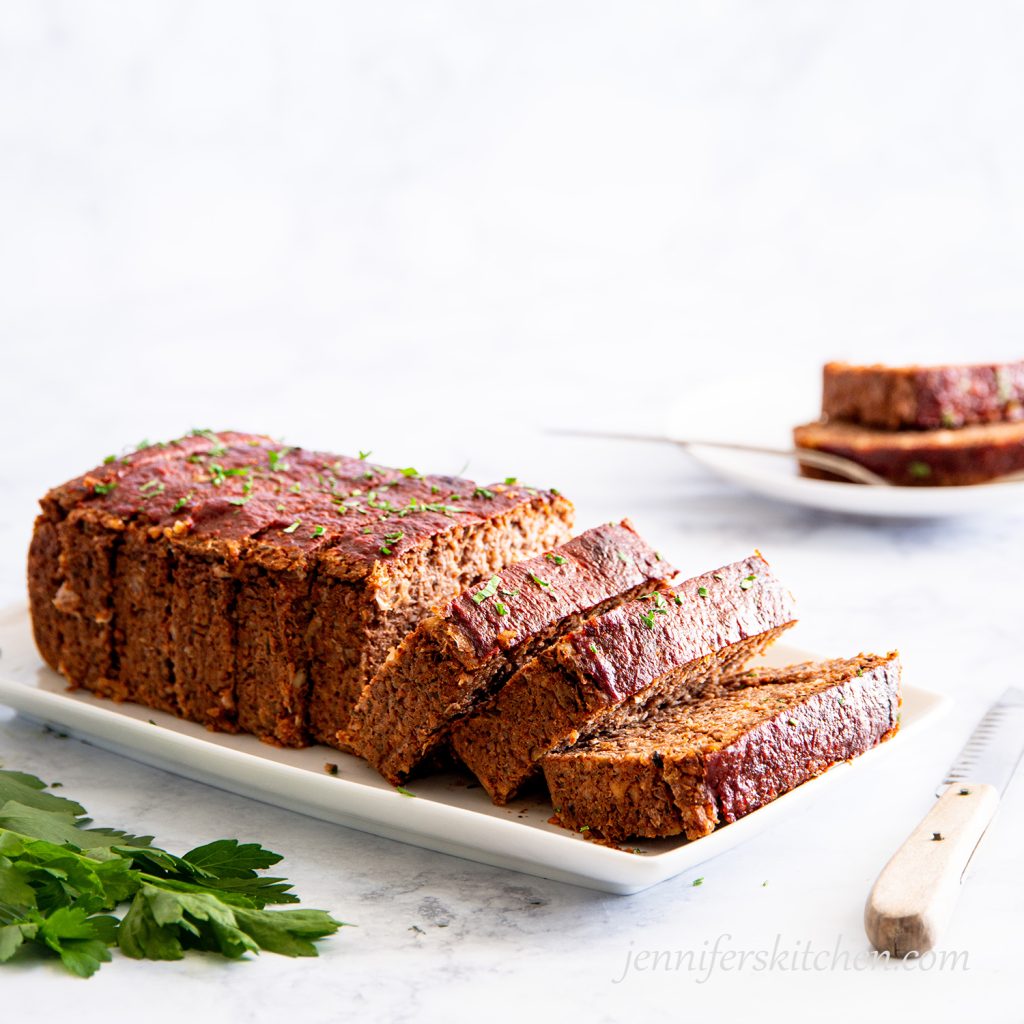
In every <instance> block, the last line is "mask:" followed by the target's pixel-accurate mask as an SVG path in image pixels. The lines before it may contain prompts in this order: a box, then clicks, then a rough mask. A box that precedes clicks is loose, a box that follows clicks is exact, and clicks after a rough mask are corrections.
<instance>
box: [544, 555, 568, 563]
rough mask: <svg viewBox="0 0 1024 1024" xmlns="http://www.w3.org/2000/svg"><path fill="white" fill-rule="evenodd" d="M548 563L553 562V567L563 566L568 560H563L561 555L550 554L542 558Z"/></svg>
mask: <svg viewBox="0 0 1024 1024" xmlns="http://www.w3.org/2000/svg"><path fill="white" fill-rule="evenodd" d="M544 557H545V558H546V559H547V560H548V561H549V562H554V564H555V565H565V563H566V562H567V561H569V559H567V558H563V557H562V556H561V555H552V554H551V553H550V552H549V553H548V554H546V555H545V556H544Z"/></svg>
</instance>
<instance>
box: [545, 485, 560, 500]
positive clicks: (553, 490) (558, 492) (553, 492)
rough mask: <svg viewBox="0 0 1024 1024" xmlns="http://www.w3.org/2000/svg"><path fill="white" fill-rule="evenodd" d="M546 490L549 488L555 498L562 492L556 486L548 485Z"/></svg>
mask: <svg viewBox="0 0 1024 1024" xmlns="http://www.w3.org/2000/svg"><path fill="white" fill-rule="evenodd" d="M548 490H549V491H551V493H552V494H553V495H554V496H555V497H556V498H557V497H559V496H560V495H561V493H562V492H561V491H560V490H559V489H558V488H557V487H549V488H548Z"/></svg>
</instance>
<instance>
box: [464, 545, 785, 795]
mask: <svg viewBox="0 0 1024 1024" xmlns="http://www.w3.org/2000/svg"><path fill="white" fill-rule="evenodd" d="M794 622H795V619H794V616H793V604H792V598H791V596H790V594H789V592H788V591H787V590H786V589H785V588H784V587H783V586H782V584H780V583H779V581H778V580H776V579H775V577H774V576H772V574H771V573H770V572H769V570H768V564H767V562H765V560H764V559H763V558H762V557H761V556H760V555H754V556H751V557H750V558H747V559H745V560H744V561H742V562H736V563H734V564H733V565H727V566H725V567H724V568H722V569H719V570H717V571H716V572H709V573H707V574H706V575H704V576H698V577H696V578H694V579H691V580H687V581H686V582H684V583H682V584H680V585H679V586H678V587H676V588H674V589H671V590H669V589H659V590H657V591H655V592H654V593H652V594H650V595H649V596H647V597H645V598H642V599H641V600H638V601H633V602H631V603H629V604H626V605H623V606H621V607H619V608H616V609H613V610H612V611H609V612H606V613H605V614H603V615H599V616H597V617H595V618H592V619H590V620H589V621H587V622H585V623H584V624H583V625H582V626H581V627H580V628H579V629H577V630H575V631H574V632H572V633H569V634H568V635H567V636H564V637H563V638H562V639H561V640H560V641H559V642H558V643H557V644H554V645H553V646H551V647H550V648H548V650H547V651H545V652H544V653H542V654H541V655H540V656H539V657H538V658H535V659H534V660H533V661H531V662H529V663H527V664H526V665H524V666H523V668H522V669H520V670H519V672H517V673H516V675H515V676H513V678H512V679H510V680H509V682H508V683H507V684H506V685H505V687H504V688H503V689H502V690H500V691H499V692H498V695H497V696H496V697H495V698H493V700H492V701H490V702H489V703H488V704H486V705H485V706H484V707H483V709H482V710H481V711H480V712H479V713H478V714H476V715H473V716H471V717H469V718H467V719H465V720H464V721H463V722H461V723H459V725H458V726H457V727H456V728H455V730H454V732H453V734H452V746H453V748H454V750H455V753H456V754H457V755H458V756H459V758H460V759H461V760H462V761H463V763H464V764H465V765H466V766H467V767H468V768H469V769H470V770H471V771H472V772H473V773H474V774H475V775H476V777H477V778H478V779H479V780H480V783H481V785H483V787H484V788H485V789H486V790H487V792H488V793H489V794H490V796H491V799H492V800H493V801H494V802H495V803H498V804H502V803H506V802H507V801H508V800H509V799H511V798H512V797H513V796H514V795H515V794H516V793H517V792H518V791H519V790H520V788H521V787H522V786H523V785H524V783H526V782H527V781H528V780H529V779H530V778H531V777H532V776H533V775H535V774H536V773H537V767H538V764H539V762H540V760H541V758H542V757H544V755H545V754H548V753H550V752H552V751H554V750H561V749H564V748H566V747H569V746H571V745H572V744H573V743H575V742H577V741H578V740H579V739H580V738H581V737H585V736H589V735H592V734H593V733H596V732H599V731H603V730H608V729H613V728H615V727H617V726H621V725H624V724H625V723H627V722H630V721H634V720H636V719H637V718H641V717H643V716H644V715H645V714H646V713H648V711H649V709H650V708H651V707H654V706H657V705H659V704H661V703H669V702H677V701H679V700H683V699H686V698H687V697H692V696H693V695H694V694H697V693H700V692H701V690H702V689H703V688H704V686H705V685H706V684H707V683H708V682H709V680H714V679H715V678H716V677H717V676H719V675H720V674H722V673H725V672H730V671H734V670H736V669H738V668H739V667H740V666H741V665H743V664H744V663H745V662H746V661H748V660H749V659H750V658H752V657H754V655H756V654H758V653H759V652H760V651H762V650H763V649H764V648H765V647H767V646H768V645H769V644H770V643H771V642H772V641H773V640H775V639H776V637H778V636H779V634H780V633H782V632H783V631H784V630H786V629H788V628H789V627H790V626H792V625H793V624H794Z"/></svg>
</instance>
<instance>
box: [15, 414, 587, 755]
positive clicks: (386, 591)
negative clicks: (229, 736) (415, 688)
mask: <svg viewBox="0 0 1024 1024" xmlns="http://www.w3.org/2000/svg"><path fill="white" fill-rule="evenodd" d="M40 504H41V507H42V511H41V515H40V516H39V517H38V519H37V521H36V527H35V532H34V536H33V541H32V545H31V549H30V552H29V565H28V583H29V600H30V607H31V612H32V621H33V628H34V631H35V636H36V642H37V645H38V647H39V650H40V653H41V654H42V655H43V657H44V659H45V660H46V662H47V663H48V664H49V665H51V666H52V667H53V668H55V669H56V670H57V671H59V672H61V673H62V674H63V675H64V676H65V677H66V678H67V679H68V681H69V682H70V683H71V684H72V685H73V686H81V687H86V688H88V689H90V690H92V691H94V692H95V693H97V694H101V695H104V696H108V697H113V698H115V699H118V700H133V701H137V702H139V703H143V704H146V705H149V706H151V707H158V708H161V709H163V710H167V711H172V712H174V713H176V714H179V715H183V716H184V717H187V718H190V719H193V720H195V721H198V722H202V723H203V724H205V725H207V726H209V727H211V728H217V729H222V730H226V731H238V730H247V731H252V732H254V733H256V734H257V735H258V736H260V737H261V738H263V739H265V740H267V741H269V742H273V743H278V744H284V745H292V746H299V745H303V744H305V743H307V742H308V741H309V739H310V734H311V733H312V734H314V735H319V736H320V738H331V739H333V737H334V736H335V734H336V732H337V730H338V729H339V728H340V727H341V726H342V725H343V724H344V722H345V721H346V720H347V713H348V711H350V710H351V705H352V704H353V703H354V698H355V695H357V694H358V692H359V690H360V689H361V687H362V685H363V684H364V683H365V682H366V681H367V680H368V679H369V678H370V676H371V675H372V672H373V671H374V670H375V669H376V667H377V666H378V665H379V664H380V663H381V662H383V660H384V658H385V657H386V656H387V653H388V651H389V650H390V649H391V647H392V646H393V645H394V644H395V643H396V642H397V641H398V640H399V639H400V637H401V636H402V635H404V633H405V632H407V631H408V630H409V629H411V628H413V626H415V624H416V622H417V621H418V620H419V619H420V618H422V617H423V616H424V615H426V614H427V613H428V612H429V611H430V609H431V607H432V605H434V604H437V603H439V602H443V601H445V600H448V599H450V598H451V597H452V596H454V595H455V594H457V593H458V592H459V591H460V590H461V589H462V588H464V587H465V586H466V585H467V584H469V583H471V582H472V581H473V580H475V579H477V578H479V577H480V576H483V575H485V574H487V573H490V572H493V571H494V570H495V569H496V568H500V567H502V566H503V565H505V564H507V563H508V562H510V561H514V560H517V559H520V558H523V557H526V556H529V555H534V554H537V553H539V552H540V551H542V550H544V549H545V548H547V547H550V546H554V545H556V544H558V543H561V542H562V541H564V540H565V539H567V538H568V536H569V532H570V530H571V526H572V515H573V509H572V505H571V503H570V502H568V501H567V500H566V499H565V498H563V497H561V495H559V494H558V493H557V492H554V491H543V490H537V489H534V488H529V487H524V486H519V485H514V486H513V485H506V484H494V485H491V486H490V487H477V486H476V485H475V484H473V483H472V482H470V481H467V480H461V479H458V478H454V477H444V476H424V475H421V474H419V473H417V472H416V471H415V470H412V469H405V470H396V469H388V468H386V467H383V466H379V465H376V464H374V463H370V462H369V461H367V459H365V458H361V459H354V458H350V457H347V456H338V455H334V454H331V453H327V452H318V451H312V450H308V449H302V448H295V447H289V446H285V445H282V444H281V443H279V442H276V441H274V440H272V439H271V438H268V437H263V436H260V435H254V434H243V433H237V432H233V431H227V432H222V433H219V434H214V433H212V432H210V431H195V432H193V433H192V434H190V435H189V436H187V437H184V438H180V439H178V440H176V441H172V442H170V443H167V444H157V445H147V446H145V447H143V448H141V449H140V450H138V451H136V452H132V453H130V454H127V455H123V456H120V457H114V456H111V457H109V458H108V459H107V460H105V461H104V462H103V463H102V464H101V465H100V466H98V467H96V468H95V469H93V470H91V471H90V472H88V473H86V474H83V475H82V476H81V477H77V478H75V479H74V480H71V481H69V482H68V483H67V484H64V485H63V486H61V487H57V488H54V489H53V490H51V491H50V492H49V493H48V494H47V495H46V496H45V497H44V498H43V499H42V501H41V503H40ZM319 599H322V600H323V605H322V607H320V606H318V605H317V601H318V600H319ZM332 611H339V612H344V613H345V615H344V617H343V618H342V619H341V620H340V621H338V620H335V619H331V621H330V622H325V620H324V618H323V615H324V613H325V612H326V613H327V614H330V613H331V612H332ZM317 687H322V689H323V691H324V696H323V698H322V699H320V700H316V691H317ZM345 694H349V702H348V704H346V703H345ZM336 698H337V699H336Z"/></svg>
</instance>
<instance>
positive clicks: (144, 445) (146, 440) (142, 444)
mask: <svg viewBox="0 0 1024 1024" xmlns="http://www.w3.org/2000/svg"><path fill="white" fill-rule="evenodd" d="M148 447H149V438H146V437H144V438H143V439H142V440H141V441H140V442H139V443H138V444H137V445H136V446H135V450H136V451H137V452H141V451H142V449H143V448H148Z"/></svg>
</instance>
